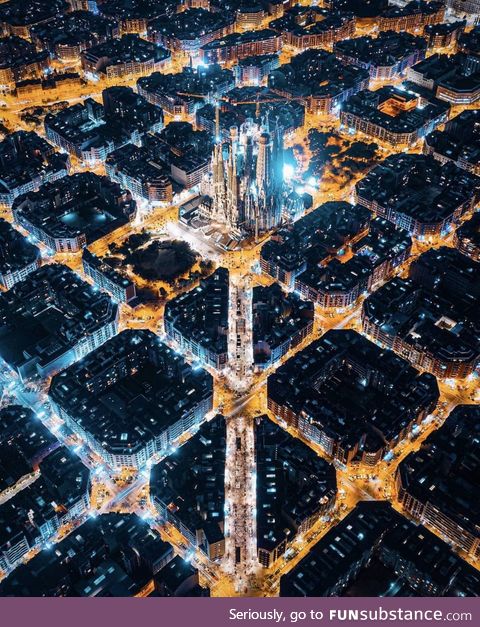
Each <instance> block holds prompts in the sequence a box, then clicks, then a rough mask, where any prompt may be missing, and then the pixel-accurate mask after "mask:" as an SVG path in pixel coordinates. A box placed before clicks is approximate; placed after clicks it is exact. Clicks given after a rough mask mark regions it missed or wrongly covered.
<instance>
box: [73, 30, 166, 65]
mask: <svg viewBox="0 0 480 627" xmlns="http://www.w3.org/2000/svg"><path fill="white" fill-rule="evenodd" d="M82 57H83V59H84V60H85V61H88V62H95V63H96V64H97V65H96V71H97V72H104V73H105V72H106V71H107V68H108V67H110V66H113V65H123V64H124V63H146V62H147V61H151V62H153V63H160V62H161V61H165V60H166V59H168V58H169V57H170V52H169V51H168V50H166V49H165V48H162V47H161V46H159V45H158V44H155V43H152V42H151V41H147V40H146V39H142V38H141V37H139V36H138V35H123V37H121V38H120V39H108V40H107V41H105V42H103V43H100V44H98V45H96V46H92V47H91V48H88V49H87V50H85V51H84V52H82Z"/></svg>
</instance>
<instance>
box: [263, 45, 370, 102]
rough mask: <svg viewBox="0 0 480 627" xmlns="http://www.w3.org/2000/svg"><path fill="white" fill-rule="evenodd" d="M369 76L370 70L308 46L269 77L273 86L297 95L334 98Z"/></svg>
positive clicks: (270, 84)
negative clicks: (307, 48)
mask: <svg viewBox="0 0 480 627" xmlns="http://www.w3.org/2000/svg"><path fill="white" fill-rule="evenodd" d="M366 80H368V72H367V71H366V70H364V69H362V68H358V67H354V66H351V65H346V64H345V63H342V62H341V61H340V60H339V59H337V58H336V56H335V55H334V54H332V53H330V52H327V51H326V50H314V49H310V50H305V52H302V53H300V54H297V55H296V56H294V57H292V59H291V61H290V63H287V64H285V65H281V66H280V67H279V68H278V69H276V70H274V71H273V72H272V73H271V74H270V76H269V78H268V86H269V87H270V88H271V89H273V90H278V91H280V92H282V93H283V92H287V93H289V94H292V95H294V96H305V97H309V96H312V97H314V98H326V97H330V98H334V97H335V96H338V95H340V94H342V93H343V92H345V91H348V90H351V89H354V88H355V86H357V85H358V86H359V85H360V84H361V83H363V82H364V81H366Z"/></svg>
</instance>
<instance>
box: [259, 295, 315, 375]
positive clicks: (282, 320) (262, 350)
mask: <svg viewBox="0 0 480 627" xmlns="http://www.w3.org/2000/svg"><path fill="white" fill-rule="evenodd" d="M252 310H253V353H254V360H255V363H258V364H262V363H265V362H266V361H268V357H269V355H270V354H271V352H272V351H274V350H275V349H276V348H279V347H280V346H282V345H283V344H284V343H285V342H287V341H289V340H291V339H293V338H294V337H295V336H296V335H297V334H299V333H300V334H301V333H302V331H306V328H307V327H308V326H309V325H311V324H312V323H313V315H314V307H313V303H311V302H307V301H304V300H302V299H301V298H300V297H299V296H298V295H297V294H294V293H289V294H287V293H285V292H284V291H283V290H282V288H281V287H280V286H279V285H278V283H273V284H272V285H270V286H268V287H262V286H257V287H254V288H253V300H252Z"/></svg>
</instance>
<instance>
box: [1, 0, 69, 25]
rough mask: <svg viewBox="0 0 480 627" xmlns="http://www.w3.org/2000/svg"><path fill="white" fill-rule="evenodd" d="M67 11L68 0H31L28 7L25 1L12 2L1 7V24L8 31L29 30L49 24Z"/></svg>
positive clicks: (13, 0)
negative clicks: (32, 27) (35, 26)
mask: <svg viewBox="0 0 480 627" xmlns="http://www.w3.org/2000/svg"><path fill="white" fill-rule="evenodd" d="M67 10H68V3H67V2H66V0H29V2H28V5H27V4H26V3H25V2H24V0H10V1H9V2H5V3H4V4H3V6H1V7H0V24H1V23H2V22H3V23H4V24H5V25H6V26H7V29H8V27H12V28H13V29H15V28H21V27H27V28H28V27H30V26H33V25H34V24H39V23H41V22H47V21H49V20H51V19H53V18H54V17H55V16H56V15H57V14H58V13H65V12H66V11H67Z"/></svg>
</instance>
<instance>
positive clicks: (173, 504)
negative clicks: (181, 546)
mask: <svg viewBox="0 0 480 627" xmlns="http://www.w3.org/2000/svg"><path fill="white" fill-rule="evenodd" d="M226 437H227V430H226V425H225V419H224V417H223V416H216V417H215V418H214V419H213V420H210V421H209V422H205V423H204V424H203V425H202V426H201V427H200V429H199V430H198V433H196V434H195V435H194V436H192V437H191V438H190V439H189V440H188V441H187V442H186V443H185V444H183V445H182V446H181V447H180V448H178V449H176V450H175V451H174V452H173V453H172V455H170V456H169V457H167V458H165V459H164V460H163V461H161V462H160V463H159V464H157V465H156V466H154V467H153V468H152V470H151V474H150V496H151V498H152V499H153V501H154V503H155V504H156V506H157V508H158V509H159V510H160V511H162V513H163V516H165V518H166V519H167V520H168V521H169V522H173V524H176V526H177V527H180V526H181V527H182V528H183V527H186V528H187V529H188V531H189V532H190V534H191V535H192V537H193V538H195V543H196V542H197V541H198V545H199V546H200V547H202V548H203V549H204V550H205V552H207V553H208V550H207V547H206V544H207V545H208V544H211V543H214V542H216V541H221V540H223V538H224V524H225V523H224V517H225V463H226ZM177 520H178V521H179V523H180V524H178V523H176V521H177Z"/></svg>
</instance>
